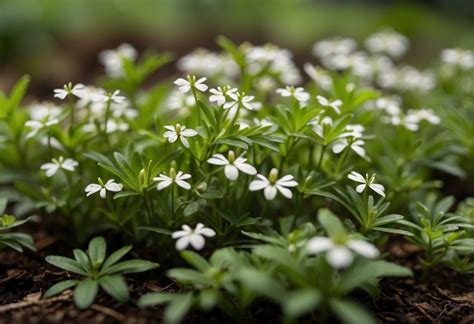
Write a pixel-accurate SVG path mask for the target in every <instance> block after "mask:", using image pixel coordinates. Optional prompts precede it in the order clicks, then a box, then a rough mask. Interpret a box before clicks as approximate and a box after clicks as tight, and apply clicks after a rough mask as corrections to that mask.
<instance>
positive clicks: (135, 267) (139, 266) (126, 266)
mask: <svg viewBox="0 0 474 324" xmlns="http://www.w3.org/2000/svg"><path fill="white" fill-rule="evenodd" d="M159 266H160V265H159V264H158V263H155V262H150V261H146V260H138V259H136V260H129V261H124V262H120V263H118V264H116V265H113V266H111V267H109V268H108V270H107V273H136V272H144V271H148V270H152V269H155V268H158V267H159Z"/></svg>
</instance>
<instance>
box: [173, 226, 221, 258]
mask: <svg viewBox="0 0 474 324" xmlns="http://www.w3.org/2000/svg"><path fill="white" fill-rule="evenodd" d="M181 228H182V230H180V231H176V232H173V234H172V235H171V237H172V238H174V239H178V240H177V241H176V249H177V250H178V251H181V250H184V249H186V248H187V247H188V246H189V244H191V246H192V247H193V248H194V249H196V250H201V249H202V248H203V247H204V244H205V243H206V241H205V240H204V236H207V237H213V236H215V235H216V232H214V230H213V229H212V228H208V227H205V226H204V225H203V224H202V223H198V224H197V225H196V228H195V229H192V228H191V227H190V226H189V225H183V226H181Z"/></svg>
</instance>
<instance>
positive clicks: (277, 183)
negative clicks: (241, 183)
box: [249, 169, 298, 200]
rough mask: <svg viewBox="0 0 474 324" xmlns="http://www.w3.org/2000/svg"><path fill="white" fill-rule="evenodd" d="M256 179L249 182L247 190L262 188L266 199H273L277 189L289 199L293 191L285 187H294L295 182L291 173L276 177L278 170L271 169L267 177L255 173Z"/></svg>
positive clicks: (296, 183)
mask: <svg viewBox="0 0 474 324" xmlns="http://www.w3.org/2000/svg"><path fill="white" fill-rule="evenodd" d="M257 178H258V179H257V180H254V181H252V182H250V184H249V190H250V191H257V190H262V189H263V194H264V196H265V199H266V200H273V199H275V197H276V195H277V192H278V191H279V192H280V193H281V194H282V195H283V196H284V197H286V198H288V199H291V198H292V197H293V193H292V192H291V190H290V189H288V188H287V187H290V188H291V187H296V186H297V185H298V182H296V181H295V180H294V178H293V176H292V175H286V176H284V177H282V178H280V179H278V170H277V169H272V170H271V171H270V175H269V176H268V179H267V178H266V177H264V176H263V175H261V174H257Z"/></svg>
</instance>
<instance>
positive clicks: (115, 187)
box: [84, 178, 123, 198]
mask: <svg viewBox="0 0 474 324" xmlns="http://www.w3.org/2000/svg"><path fill="white" fill-rule="evenodd" d="M98 182H99V183H91V184H89V185H87V187H86V189H84V191H85V192H86V193H87V194H86V196H87V197H89V196H90V195H93V194H95V193H96V192H99V196H100V197H101V198H105V197H106V196H107V191H110V192H119V191H122V188H123V185H122V184H121V183H116V182H115V180H114V179H109V180H107V182H106V183H105V184H104V182H103V181H102V179H101V178H98Z"/></svg>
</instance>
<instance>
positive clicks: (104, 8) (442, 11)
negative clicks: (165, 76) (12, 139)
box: [0, 0, 474, 96]
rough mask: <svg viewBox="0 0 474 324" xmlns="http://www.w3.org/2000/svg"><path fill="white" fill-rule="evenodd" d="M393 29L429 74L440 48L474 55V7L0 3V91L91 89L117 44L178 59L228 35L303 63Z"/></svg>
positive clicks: (300, 1) (227, 1) (443, 3)
mask: <svg viewBox="0 0 474 324" xmlns="http://www.w3.org/2000/svg"><path fill="white" fill-rule="evenodd" d="M387 26H390V27H393V28H394V29H395V30H397V31H399V32H402V33H404V34H406V35H407V36H408V37H409V38H410V39H411V41H412V50H411V52H410V55H409V57H408V62H410V63H413V64H417V65H419V66H423V65H427V64H428V63H430V62H431V61H432V60H433V59H435V58H436V57H437V56H438V55H439V51H440V49H441V48H444V47H456V46H459V47H466V48H474V1H473V0H433V1H429V0H425V1H384V0H372V1H367V0H366V1H347V0H346V1H335V0H332V1H330V0H326V1H317V0H161V1H160V0H75V1H72V0H70V1H66V0H0V89H2V90H4V89H6V88H9V87H10V86H11V84H12V83H13V82H14V81H15V80H16V79H17V78H18V77H19V76H20V75H22V74H25V73H28V74H30V75H31V76H32V78H33V80H32V89H33V93H35V94H36V95H38V96H42V95H45V94H46V93H49V92H50V90H51V89H52V88H54V87H57V86H58V85H61V84H63V83H65V82H67V81H73V82H79V81H80V82H90V81H91V80H93V79H94V78H95V77H96V76H97V75H98V74H100V73H101V71H102V70H101V67H100V65H99V63H98V62H97V54H98V52H99V51H100V50H102V49H105V48H115V47H116V46H117V45H119V44H120V43H121V42H129V43H131V44H132V45H134V46H135V47H137V48H138V49H139V50H145V49H152V50H157V51H166V52H173V53H175V54H176V55H177V56H179V55H182V54H185V53H187V52H189V51H191V50H192V49H194V48H195V47H206V48H210V49H215V48H216V44H215V37H216V36H217V35H219V34H223V35H226V36H228V37H230V38H231V39H232V40H234V41H235V42H238V43H239V42H242V41H245V40H249V41H251V42H253V43H257V44H261V43H266V42H273V43H275V44H277V45H279V46H282V47H287V48H290V49H291V50H292V51H293V52H294V53H295V57H296V60H297V62H299V63H302V62H304V61H306V60H310V59H311V57H310V56H309V52H310V49H311V46H312V44H313V43H314V42H315V41H316V40H318V39H321V38H323V37H328V36H335V35H341V36H349V37H354V38H356V39H359V40H361V39H363V38H364V37H366V36H367V35H368V34H370V33H372V32H374V31H377V30H379V29H381V28H382V27H387ZM169 73H171V72H169Z"/></svg>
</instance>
